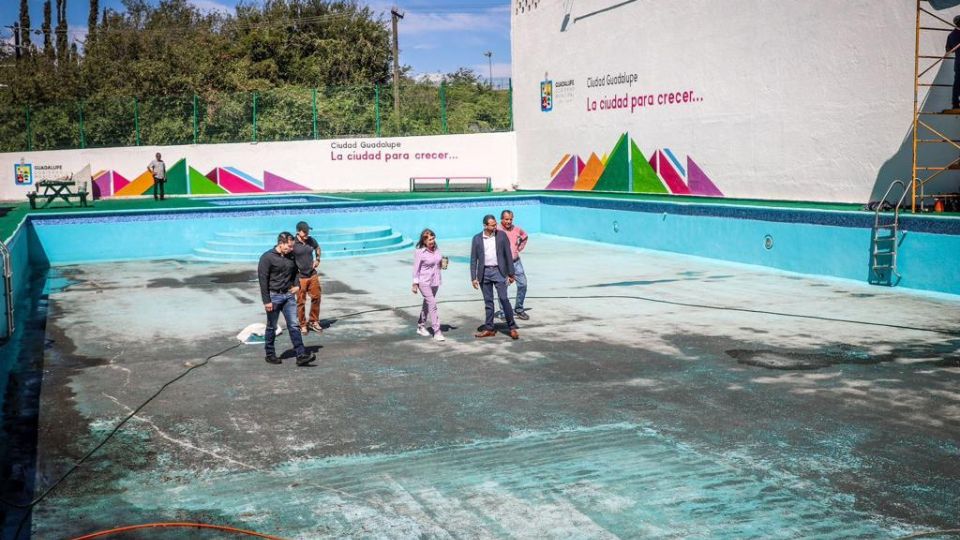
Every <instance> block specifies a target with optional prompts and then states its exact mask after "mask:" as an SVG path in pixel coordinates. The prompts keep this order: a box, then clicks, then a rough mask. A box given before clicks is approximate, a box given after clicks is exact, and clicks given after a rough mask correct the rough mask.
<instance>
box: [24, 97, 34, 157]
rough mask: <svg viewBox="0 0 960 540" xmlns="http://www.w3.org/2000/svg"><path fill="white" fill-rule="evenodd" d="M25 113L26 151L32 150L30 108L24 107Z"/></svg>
mask: <svg viewBox="0 0 960 540" xmlns="http://www.w3.org/2000/svg"><path fill="white" fill-rule="evenodd" d="M25 110H26V112H27V151H28V152H29V151H30V150H33V131H31V126H30V107H25Z"/></svg>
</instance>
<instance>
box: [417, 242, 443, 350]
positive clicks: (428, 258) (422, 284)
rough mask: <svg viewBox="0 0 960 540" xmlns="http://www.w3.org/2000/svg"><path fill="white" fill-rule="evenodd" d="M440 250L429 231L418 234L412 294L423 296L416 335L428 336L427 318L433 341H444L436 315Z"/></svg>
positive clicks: (438, 317) (438, 318) (437, 315)
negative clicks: (430, 326)
mask: <svg viewBox="0 0 960 540" xmlns="http://www.w3.org/2000/svg"><path fill="white" fill-rule="evenodd" d="M442 259H443V257H442V256H441V255H440V249H439V248H438V247H437V235H435V234H434V233H433V231H431V230H430V229H424V230H423V232H422V233H420V241H419V242H417V249H416V252H415V256H414V259H413V294H417V293H418V292H419V293H420V294H422V295H423V309H421V310H420V320H419V321H418V322H417V333H418V334H420V335H421V336H429V335H430V332H428V331H427V328H426V324H427V316H428V315H429V316H430V324H431V325H432V326H433V339H434V340H436V341H446V339H445V338H444V337H443V333H442V332H440V316H439V314H438V313H437V291H438V290H440V269H441V260H442Z"/></svg>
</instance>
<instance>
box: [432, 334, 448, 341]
mask: <svg viewBox="0 0 960 540" xmlns="http://www.w3.org/2000/svg"><path fill="white" fill-rule="evenodd" d="M433 340H434V341H446V340H447V338H445V337H443V334H441V333H440V332H437V333H436V334H434V335H433Z"/></svg>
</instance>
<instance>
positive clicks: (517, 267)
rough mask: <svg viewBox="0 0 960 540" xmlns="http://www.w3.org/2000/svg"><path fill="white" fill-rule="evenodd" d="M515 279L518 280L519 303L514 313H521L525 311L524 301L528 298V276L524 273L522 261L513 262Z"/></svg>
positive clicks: (514, 308) (515, 305) (514, 307)
mask: <svg viewBox="0 0 960 540" xmlns="http://www.w3.org/2000/svg"><path fill="white" fill-rule="evenodd" d="M513 278H514V279H516V280H517V302H516V304H514V306H513V311H515V312H517V313H519V312H521V311H523V299H524V298H526V297H527V274H526V273H525V272H524V271H523V264H522V263H521V262H520V259H517V260H515V261H513Z"/></svg>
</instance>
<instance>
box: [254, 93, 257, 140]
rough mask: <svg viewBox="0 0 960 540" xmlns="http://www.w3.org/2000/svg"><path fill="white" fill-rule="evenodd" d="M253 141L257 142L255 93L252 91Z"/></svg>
mask: <svg viewBox="0 0 960 540" xmlns="http://www.w3.org/2000/svg"><path fill="white" fill-rule="evenodd" d="M253 142H257V93H256V92H254V93H253Z"/></svg>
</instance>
